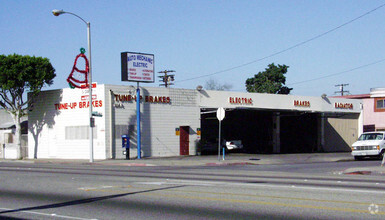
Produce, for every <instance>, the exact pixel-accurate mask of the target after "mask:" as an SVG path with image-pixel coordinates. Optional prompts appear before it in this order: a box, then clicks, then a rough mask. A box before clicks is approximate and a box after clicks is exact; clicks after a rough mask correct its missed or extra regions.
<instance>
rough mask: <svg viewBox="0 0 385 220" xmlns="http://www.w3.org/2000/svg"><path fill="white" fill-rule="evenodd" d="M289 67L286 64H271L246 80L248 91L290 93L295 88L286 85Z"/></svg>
mask: <svg viewBox="0 0 385 220" xmlns="http://www.w3.org/2000/svg"><path fill="white" fill-rule="evenodd" d="M288 68H289V67H288V66H286V65H279V64H278V66H276V65H275V64H274V63H272V64H269V65H268V68H266V69H265V71H263V72H259V73H258V74H255V75H254V77H253V78H248V79H247V80H246V91H248V92H257V93H272V94H289V93H290V91H291V90H292V89H293V88H289V87H287V86H284V85H285V83H286V77H285V74H286V73H287V69H288Z"/></svg>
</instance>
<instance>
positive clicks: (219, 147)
mask: <svg viewBox="0 0 385 220" xmlns="http://www.w3.org/2000/svg"><path fill="white" fill-rule="evenodd" d="M221 121H222V120H219V138H218V161H221Z"/></svg>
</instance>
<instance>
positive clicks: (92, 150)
mask: <svg viewBox="0 0 385 220" xmlns="http://www.w3.org/2000/svg"><path fill="white" fill-rule="evenodd" d="M87 39H88V60H89V65H90V66H89V73H88V95H89V97H88V101H89V105H90V107H89V110H90V111H89V117H90V135H89V136H90V163H92V162H94V133H93V129H92V127H93V126H94V119H93V117H92V65H91V24H90V22H87Z"/></svg>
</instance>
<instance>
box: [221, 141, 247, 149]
mask: <svg viewBox="0 0 385 220" xmlns="http://www.w3.org/2000/svg"><path fill="white" fill-rule="evenodd" d="M225 146H226V150H228V151H235V150H237V151H240V150H243V144H242V141H241V140H231V141H226V145H225Z"/></svg>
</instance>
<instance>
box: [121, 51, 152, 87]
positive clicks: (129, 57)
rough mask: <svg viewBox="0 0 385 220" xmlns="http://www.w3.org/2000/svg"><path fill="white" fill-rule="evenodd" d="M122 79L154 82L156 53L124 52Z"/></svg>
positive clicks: (122, 56)
mask: <svg viewBox="0 0 385 220" xmlns="http://www.w3.org/2000/svg"><path fill="white" fill-rule="evenodd" d="M121 61H122V81H135V82H154V55H153V54H143V53H132V52H123V53H121Z"/></svg>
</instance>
